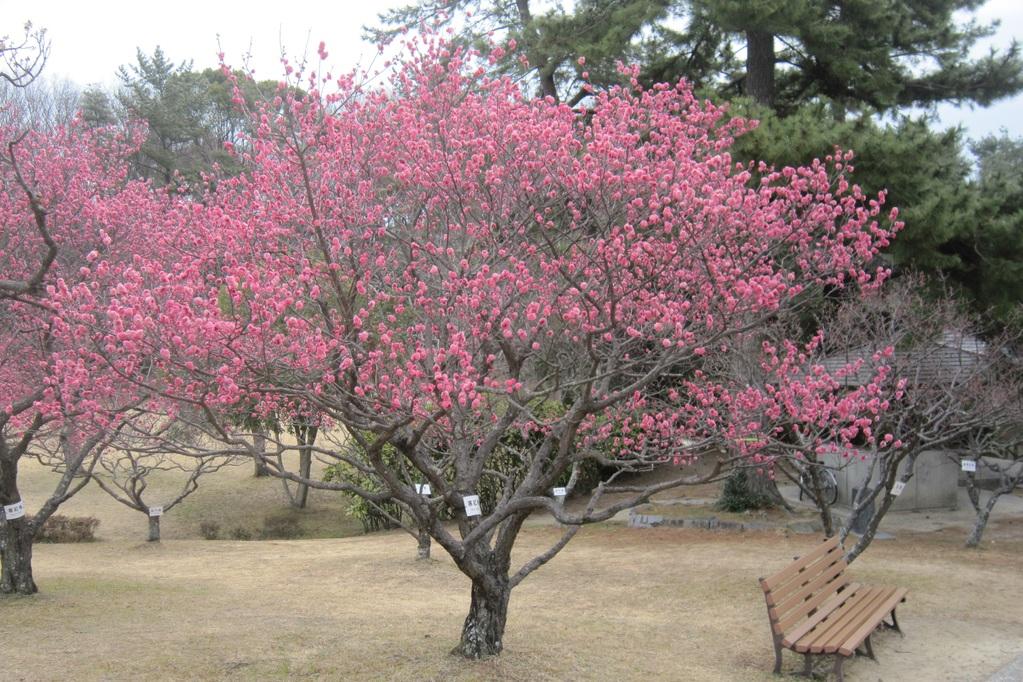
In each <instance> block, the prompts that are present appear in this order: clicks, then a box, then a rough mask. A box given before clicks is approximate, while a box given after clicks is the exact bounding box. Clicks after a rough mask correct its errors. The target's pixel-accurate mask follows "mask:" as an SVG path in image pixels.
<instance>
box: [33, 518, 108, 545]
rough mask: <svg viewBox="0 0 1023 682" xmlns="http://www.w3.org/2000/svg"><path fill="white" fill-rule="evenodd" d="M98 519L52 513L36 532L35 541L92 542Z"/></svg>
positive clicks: (94, 537)
mask: <svg viewBox="0 0 1023 682" xmlns="http://www.w3.org/2000/svg"><path fill="white" fill-rule="evenodd" d="M97 526H99V519H97V518H96V517H94V516H61V515H60V514H54V515H53V516H51V517H50V518H48V519H46V523H44V524H43V527H42V528H40V529H39V531H38V532H37V533H36V542H93V541H94V540H95V539H96V536H95V533H96V527H97Z"/></svg>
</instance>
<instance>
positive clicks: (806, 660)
mask: <svg viewBox="0 0 1023 682" xmlns="http://www.w3.org/2000/svg"><path fill="white" fill-rule="evenodd" d="M803 677H806V678H807V679H809V678H811V677H813V659H812V658H811V657H810V654H803Z"/></svg>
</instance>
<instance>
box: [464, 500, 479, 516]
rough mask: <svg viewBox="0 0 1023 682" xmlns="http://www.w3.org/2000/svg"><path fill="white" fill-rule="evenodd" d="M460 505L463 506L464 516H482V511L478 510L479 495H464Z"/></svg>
mask: <svg viewBox="0 0 1023 682" xmlns="http://www.w3.org/2000/svg"><path fill="white" fill-rule="evenodd" d="M462 503H463V504H464V505H465V515H466V516H482V515H483V510H482V509H480V496H479V495H466V496H465V497H463V498H462Z"/></svg>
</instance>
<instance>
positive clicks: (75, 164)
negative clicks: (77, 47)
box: [0, 117, 163, 594]
mask: <svg viewBox="0 0 1023 682" xmlns="http://www.w3.org/2000/svg"><path fill="white" fill-rule="evenodd" d="M11 118H12V119H15V120H16V117H11ZM0 144H2V148H3V159H2V161H0V183H2V184H0V504H2V505H3V507H4V513H3V514H2V515H0V567H2V568H0V593H9V592H19V593H22V594H32V593H34V592H35V591H36V589H37V588H36V584H35V581H34V579H33V576H32V563H31V561H32V541H33V538H34V536H35V534H36V532H37V531H38V530H39V528H40V527H41V526H42V524H43V523H45V522H46V519H47V518H49V517H50V516H51V515H52V514H53V513H54V511H56V509H57V508H58V506H59V505H60V504H61V503H63V502H64V501H65V500H67V499H68V498H69V497H71V495H73V494H74V493H75V492H77V491H78V490H79V489H81V487H82V486H84V485H85V483H87V482H88V480H89V479H88V475H87V474H88V472H89V470H90V469H91V466H93V464H94V463H95V457H97V456H98V455H99V454H101V452H102V451H103V450H104V449H105V448H106V447H107V446H108V444H109V439H110V437H112V435H113V434H115V433H116V432H117V430H118V429H119V428H120V426H121V424H122V423H123V419H122V415H123V413H124V411H125V410H126V409H127V408H128V407H130V406H133V405H137V404H139V403H140V401H141V397H140V394H139V392H138V391H137V383H135V382H134V381H126V380H122V376H121V375H120V374H119V373H118V372H117V371H113V370H112V369H111V368H110V366H109V365H108V363H106V362H105V361H104V360H103V359H102V358H101V357H99V356H98V355H97V354H96V353H95V352H93V350H91V348H90V344H89V343H88V338H89V334H91V333H94V332H93V330H92V325H91V320H92V312H91V311H93V310H95V309H96V307H97V305H98V299H97V295H99V294H100V292H103V291H105V290H106V288H107V287H108V285H109V284H110V283H111V281H112V280H111V279H110V277H111V275H112V274H113V273H114V272H115V271H116V268H115V267H114V264H120V263H122V262H124V261H125V260H130V259H131V258H133V257H134V256H135V255H145V254H147V253H149V251H148V247H147V246H146V239H145V231H144V229H142V226H145V225H157V224H158V222H157V221H158V218H155V216H160V215H161V214H162V213H163V212H162V211H161V210H160V209H159V208H157V207H156V206H155V204H154V201H155V195H153V194H152V193H151V192H150V191H149V189H148V188H147V187H145V186H144V185H141V184H136V183H128V182H126V181H125V165H124V162H123V159H124V158H125V157H126V156H127V155H128V154H129V153H130V152H131V150H132V149H133V147H134V145H135V144H137V140H126V139H121V138H120V137H118V136H115V135H110V134H106V133H105V132H103V131H92V132H90V131H87V130H84V129H82V128H81V127H79V126H69V127H64V128H56V129H54V130H51V131H48V132H45V133H43V132H28V133H21V132H19V131H18V130H17V128H16V127H14V126H13V125H7V126H4V127H2V128H0ZM86 322H88V324H86ZM26 455H29V456H36V457H38V458H40V459H41V460H42V461H43V462H44V463H45V464H47V465H49V466H52V467H53V468H54V469H56V470H57V471H58V472H59V473H60V474H61V476H60V478H59V480H58V483H57V485H56V487H55V489H54V491H53V493H52V494H51V496H50V497H49V498H48V499H47V500H45V501H44V502H43V504H42V505H41V507H40V508H39V509H38V511H36V512H35V513H34V514H33V515H31V517H29V515H28V512H27V510H24V500H23V499H22V497H21V494H20V491H19V489H18V466H19V462H20V461H21V459H22V458H23V457H25V456H26ZM83 474H84V475H83Z"/></svg>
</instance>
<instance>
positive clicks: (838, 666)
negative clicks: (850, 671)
mask: <svg viewBox="0 0 1023 682" xmlns="http://www.w3.org/2000/svg"><path fill="white" fill-rule="evenodd" d="M843 663H845V656H843V655H842V654H835V679H836V680H837V681H838V682H845V675H843V674H842V664H843Z"/></svg>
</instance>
